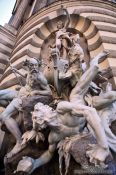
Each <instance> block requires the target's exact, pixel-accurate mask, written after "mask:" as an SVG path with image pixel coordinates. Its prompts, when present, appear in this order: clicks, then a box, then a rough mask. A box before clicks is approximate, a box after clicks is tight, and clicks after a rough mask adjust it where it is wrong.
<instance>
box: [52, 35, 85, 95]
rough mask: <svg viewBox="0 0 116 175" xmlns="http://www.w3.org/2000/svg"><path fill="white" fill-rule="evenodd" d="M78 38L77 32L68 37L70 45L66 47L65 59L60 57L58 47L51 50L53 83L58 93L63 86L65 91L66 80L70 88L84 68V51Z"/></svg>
mask: <svg viewBox="0 0 116 175" xmlns="http://www.w3.org/2000/svg"><path fill="white" fill-rule="evenodd" d="M78 39H79V35H78V34H76V35H73V36H71V37H70V41H71V46H70V47H67V59H65V58H62V57H60V52H59V49H57V48H53V49H52V50H51V56H52V58H53V62H54V85H55V87H56V89H57V91H58V94H59V95H61V91H62V89H63V88H64V89H65V92H66V91H67V90H66V88H65V86H67V82H68V87H71V88H69V89H70V90H71V89H72V88H73V87H74V86H75V85H76V83H77V82H78V80H79V79H80V77H81V75H82V73H83V71H85V70H86V67H85V66H84V69H83V64H84V52H83V49H82V48H81V47H80V45H79V44H78ZM70 90H68V91H70ZM68 95H69V92H68V94H67V96H68Z"/></svg>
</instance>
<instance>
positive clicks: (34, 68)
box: [0, 58, 51, 157]
mask: <svg viewBox="0 0 116 175" xmlns="http://www.w3.org/2000/svg"><path fill="white" fill-rule="evenodd" d="M25 66H26V67H27V68H28V73H27V78H26V85H25V86H24V87H21V89H20V90H19V92H18V93H16V92H15V91H11V90H5V91H4V92H5V93H6V94H5V95H6V99H7V97H8V99H9V97H11V99H12V98H13V100H12V101H11V102H10V103H9V105H8V106H7V107H6V109H5V110H4V111H3V112H2V113H1V114H0V120H1V121H2V122H3V123H4V124H5V125H6V127H7V129H8V130H9V131H10V132H11V133H12V135H13V136H14V137H15V139H16V145H15V146H14V148H13V149H12V150H11V151H10V153H9V154H7V157H12V156H13V155H14V154H16V153H17V152H19V151H20V150H21V149H22V146H21V142H22V139H21V132H20V130H19V127H18V125H17V123H16V121H15V120H14V119H13V118H12V115H13V114H14V113H15V112H17V111H22V110H24V109H23V108H26V106H28V104H29V102H30V101H29V100H31V102H32V105H33V106H34V103H37V102H38V101H41V100H40V98H44V97H45V98H47V97H48V98H47V100H48V101H50V100H49V99H50V97H51V90H50V87H49V85H48V83H47V80H46V78H45V77H44V75H43V74H42V72H41V71H40V64H39V62H38V61H37V60H36V59H35V58H32V59H31V60H26V61H25ZM1 92H3V91H1ZM7 92H8V93H7ZM12 92H13V93H12ZM12 94H13V95H12ZM34 97H35V98H34ZM38 97H39V98H38ZM26 98H28V103H26V104H24V106H23V103H24V102H23V101H25V100H27V99H26ZM25 112H26V111H25Z"/></svg>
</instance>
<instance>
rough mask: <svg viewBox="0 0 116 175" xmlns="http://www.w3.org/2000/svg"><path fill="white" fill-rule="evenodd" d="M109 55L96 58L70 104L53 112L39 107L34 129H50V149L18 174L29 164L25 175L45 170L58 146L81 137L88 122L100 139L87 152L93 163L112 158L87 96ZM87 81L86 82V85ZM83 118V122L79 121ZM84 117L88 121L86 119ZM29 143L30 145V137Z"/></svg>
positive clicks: (104, 53)
mask: <svg viewBox="0 0 116 175" xmlns="http://www.w3.org/2000/svg"><path fill="white" fill-rule="evenodd" d="M106 56H107V53H106V52H103V53H100V54H99V55H98V56H96V57H95V58H94V61H93V63H92V64H91V66H90V68H89V69H88V70H87V71H86V72H85V73H84V74H83V76H82V77H81V78H80V80H79V82H78V83H77V84H76V86H75V87H74V88H73V90H72V91H71V94H70V101H69V102H68V101H62V102H60V103H59V104H58V106H57V108H56V111H53V109H52V108H50V107H49V106H47V105H43V104H42V103H38V104H36V105H35V108H34V112H33V114H32V117H33V127H34V129H35V126H36V124H38V130H39V131H41V130H42V129H44V128H46V127H47V126H49V127H50V130H51V132H50V134H49V137H48V141H49V148H48V151H46V152H45V153H44V154H43V155H42V156H41V157H40V158H38V159H36V160H34V159H32V158H29V157H27V158H25V160H21V161H20V162H19V165H18V168H17V170H18V171H22V170H21V168H20V166H21V165H22V161H23V164H24V163H25V161H27V162H28V163H27V164H25V167H26V165H27V168H25V172H26V173H29V174H31V173H32V172H33V171H34V170H35V169H36V168H37V167H40V166H42V165H43V164H45V163H47V162H48V161H50V160H51V158H52V156H53V153H54V151H55V149H56V145H57V143H58V142H59V141H60V140H62V139H64V138H65V137H69V136H71V135H75V134H79V132H80V131H81V130H83V127H84V125H85V120H87V122H88V123H89V124H90V125H91V127H92V128H93V130H94V133H95V135H96V139H97V144H95V145H92V146H91V149H90V150H89V151H87V152H86V154H87V155H88V156H89V158H90V162H92V163H94V164H96V162H99V165H103V163H104V161H105V159H106V157H107V156H108V155H109V148H108V143H107V139H106V136H105V132H104V130H103V128H102V125H101V121H100V118H99V116H98V114H97V111H96V110H95V109H94V108H92V107H89V106H86V105H85V102H84V95H85V94H86V93H87V90H88V88H89V85H90V83H91V81H92V80H93V78H94V77H95V76H96V75H97V73H98V71H99V68H98V61H99V59H102V58H103V57H106ZM83 80H85V81H83ZM80 117H82V119H81V120H80V119H79V118H80ZM83 117H84V118H83ZM25 136H26V140H27V141H28V140H29V138H28V135H25Z"/></svg>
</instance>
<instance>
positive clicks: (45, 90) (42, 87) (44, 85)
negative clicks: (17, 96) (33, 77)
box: [31, 74, 52, 95]
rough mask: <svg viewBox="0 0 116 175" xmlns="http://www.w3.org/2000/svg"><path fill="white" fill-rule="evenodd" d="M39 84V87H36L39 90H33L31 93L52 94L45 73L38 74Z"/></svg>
mask: <svg viewBox="0 0 116 175" xmlns="http://www.w3.org/2000/svg"><path fill="white" fill-rule="evenodd" d="M38 84H39V88H36V89H38V90H34V91H32V93H31V95H52V92H51V89H50V87H49V85H48V82H47V80H46V78H45V77H44V75H43V74H41V75H40V76H38Z"/></svg>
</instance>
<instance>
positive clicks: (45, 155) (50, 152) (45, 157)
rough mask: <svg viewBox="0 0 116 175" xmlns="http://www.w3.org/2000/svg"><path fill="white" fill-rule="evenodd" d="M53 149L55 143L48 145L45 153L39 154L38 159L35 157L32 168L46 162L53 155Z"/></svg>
mask: <svg viewBox="0 0 116 175" xmlns="http://www.w3.org/2000/svg"><path fill="white" fill-rule="evenodd" d="M55 149H56V144H53V145H49V148H48V150H47V151H46V152H45V153H43V154H42V156H40V157H39V158H38V159H35V162H34V169H33V170H35V169H36V168H38V167H40V166H42V165H44V164H46V163H48V162H49V161H50V160H51V158H52V157H53V154H54V151H55Z"/></svg>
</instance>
